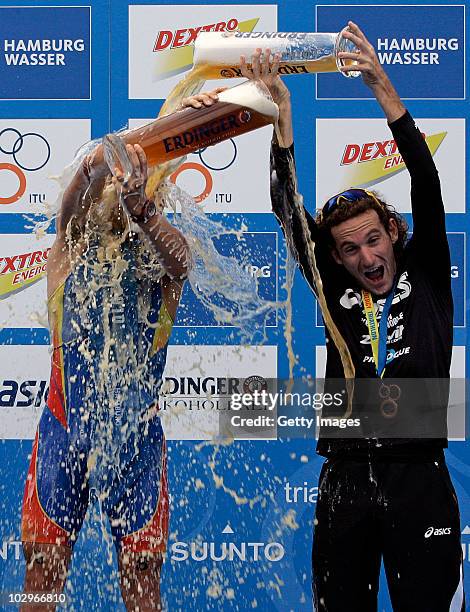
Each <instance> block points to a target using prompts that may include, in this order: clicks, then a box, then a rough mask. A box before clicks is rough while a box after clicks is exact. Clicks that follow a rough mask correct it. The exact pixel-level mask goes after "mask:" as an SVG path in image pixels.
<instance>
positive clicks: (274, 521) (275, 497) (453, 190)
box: [0, 0, 470, 612]
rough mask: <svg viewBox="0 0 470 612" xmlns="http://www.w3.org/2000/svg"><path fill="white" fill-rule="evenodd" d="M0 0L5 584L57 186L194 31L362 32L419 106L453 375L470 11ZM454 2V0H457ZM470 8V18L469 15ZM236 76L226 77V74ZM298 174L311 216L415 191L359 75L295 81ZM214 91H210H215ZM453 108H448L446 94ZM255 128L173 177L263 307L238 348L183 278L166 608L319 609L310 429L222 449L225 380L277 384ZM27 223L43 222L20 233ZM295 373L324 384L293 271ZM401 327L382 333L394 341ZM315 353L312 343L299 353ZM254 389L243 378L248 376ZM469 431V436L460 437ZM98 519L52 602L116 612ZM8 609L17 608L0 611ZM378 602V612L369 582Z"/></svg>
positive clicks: (306, 305) (18, 577)
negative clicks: (436, 183)
mask: <svg viewBox="0 0 470 612" xmlns="http://www.w3.org/2000/svg"><path fill="white" fill-rule="evenodd" d="M19 4H21V6H15V5H14V4H13V3H11V2H7V1H6V0H0V100H1V102H2V109H1V111H0V416H1V418H0V491H1V492H2V496H1V497H2V501H1V502H0V513H1V520H0V591H1V592H2V593H5V592H11V593H12V592H20V591H21V587H22V581H23V577H24V569H25V568H24V561H23V558H22V553H21V546H20V512H21V500H22V495H23V486H24V479H25V474H26V468H27V464H28V460H29V456H30V453H31V445H32V438H33V436H34V431H35V427H36V423H37V421H38V419H39V416H40V414H41V410H42V407H43V405H44V401H45V398H46V396H47V390H48V374H49V359H50V353H49V348H48V332H47V320H46V308H45V292H46V281H45V265H46V262H47V256H48V253H49V249H50V246H51V244H52V241H53V238H54V235H53V234H54V224H53V223H52V224H50V223H48V218H49V217H50V214H51V212H53V211H54V210H55V207H56V198H57V193H58V190H59V185H58V182H57V180H54V177H56V176H57V175H58V174H59V173H60V172H61V170H62V168H64V166H66V165H67V164H68V163H70V162H71V160H72V159H73V155H74V152H75V151H76V150H77V149H78V148H79V147H80V146H81V145H82V144H84V143H85V142H87V141H88V140H90V138H99V137H101V136H102V135H103V134H105V133H107V132H109V131H113V130H117V129H120V128H122V127H123V126H125V125H130V126H132V127H134V126H137V125H140V124H142V123H144V122H145V121H146V120H145V119H142V118H143V117H147V118H151V117H154V116H155V115H156V114H157V113H158V111H159V109H160V107H161V104H162V103H163V100H164V99H165V97H166V96H167V95H168V93H169V92H170V91H171V89H172V88H173V87H174V85H175V84H176V83H177V82H178V80H179V79H180V78H181V77H182V76H184V74H185V72H186V71H187V70H188V67H189V66H190V65H191V61H192V55H193V44H194V40H195V38H196V36H197V35H198V33H199V32H200V31H206V30H207V31H211V30H216V31H229V32H230V31H234V30H236V29H237V28H238V29H239V30H241V31H244V32H252V31H275V30H279V31H292V32H296V31H297V32H302V31H325V32H336V31H339V30H340V29H341V28H342V27H343V26H344V25H345V24H346V23H347V21H348V19H353V20H355V21H356V22H358V23H359V24H360V25H361V26H362V27H363V29H364V30H365V32H366V33H367V34H368V35H369V37H370V40H371V42H372V43H373V44H374V45H375V46H376V48H377V49H378V51H379V57H380V61H381V62H382V63H383V64H384V65H385V66H386V67H387V70H388V71H389V74H390V76H391V77H392V80H393V81H394V82H395V84H396V86H397V89H398V91H399V93H400V94H401V95H402V97H404V98H405V99H406V104H407V105H408V107H409V108H410V110H411V112H412V113H413V115H414V116H415V117H416V118H417V120H418V123H419V126H420V128H421V130H422V132H423V134H424V135H425V138H426V141H427V143H428V146H429V148H430V150H431V152H432V154H433V155H434V158H435V160H436V163H437V165H438V168H439V172H440V176H441V180H442V188H443V194H444V198H445V204H446V212H447V215H446V217H447V230H448V234H449V242H450V247H451V256H452V287H453V292H454V300H455V327H454V345H455V346H454V353H453V362H452V372H453V376H455V377H464V376H465V372H466V371H468V367H466V360H467V352H468V346H467V336H466V324H467V316H466V310H467V309H466V298H467V284H466V266H467V257H466V233H467V228H468V215H467V201H466V193H467V189H466V185H467V167H466V122H467V120H468V118H469V110H468V104H467V101H466V95H467V94H466V92H467V90H468V88H467V85H468V83H467V77H466V66H467V63H466V57H465V49H466V44H465V37H466V35H467V34H468V33H467V32H466V27H465V24H466V20H465V17H466V13H467V9H468V6H467V5H466V4H456V5H449V4H445V5H444V4H442V5H441V4H439V3H438V2H436V3H432V4H424V3H419V4H411V3H409V4H389V3H384V4H375V3H359V2H355V3H352V4H339V3H338V4H336V3H328V4H325V5H321V4H318V5H315V4H314V3H305V2H299V1H298V0H285V1H283V2H282V3H278V4H274V3H261V4H249V3H247V2H242V3H239V4H234V5H231V4H222V3H220V2H212V3H211V2H207V3H206V4H195V3H194V2H187V3H186V4H174V3H173V2H172V3H170V2H166V1H163V0H162V1H160V2H153V3H150V2H147V1H146V0H141V2H139V3H132V2H128V1H124V0H114V1H113V3H112V10H111V8H110V7H109V6H108V3H103V2H100V1H99V0H89V2H88V3H87V5H86V6H84V5H80V4H79V3H78V2H75V1H74V0H68V1H67V0H65V1H62V2H54V1H53V0H45V3H44V4H45V5H44V6H36V4H37V3H32V2H31V3H30V6H28V0H26V1H25V2H21V3H19ZM467 4H468V2H467ZM467 17H468V15H467ZM236 82H237V81H235V80H234V81H225V82H224V84H225V85H234V84H235V83H236ZM286 82H287V83H288V84H289V85H290V86H291V91H292V98H293V107H294V120H295V132H296V151H297V164H298V173H299V185H300V189H301V191H302V193H303V194H304V198H305V203H306V205H307V207H308V208H309V209H310V210H311V211H313V210H314V209H315V207H316V206H319V205H321V203H322V202H323V201H324V200H325V198H327V197H328V196H330V195H332V193H334V192H337V191H338V190H341V189H343V188H345V187H349V186H351V185H354V186H366V187H368V188H372V189H376V190H377V191H379V192H380V193H381V194H382V195H383V197H384V198H385V199H387V201H389V202H391V203H394V204H395V205H396V206H397V208H398V209H399V210H400V211H401V212H403V213H404V214H405V216H406V217H407V219H408V220H409V221H410V220H411V219H410V209H409V195H408V194H409V183H408V176H407V173H406V170H405V169H404V166H403V162H402V160H401V158H400V156H399V154H398V152H397V150H396V147H395V144H394V142H393V140H391V135H390V133H389V131H388V129H387V126H386V123H385V121H384V119H383V118H382V116H381V112H380V109H379V108H378V106H377V104H376V103H375V102H374V101H371V100H370V94H369V91H368V90H367V89H366V88H365V87H364V86H363V84H362V82H361V80H360V79H357V80H354V79H345V78H343V77H342V76H341V75H339V74H329V75H320V76H318V77H315V76H306V75H304V76H298V77H297V76H295V77H294V76H291V77H288V78H287V79H286ZM218 84H219V83H217V82H213V83H210V84H209V86H212V85H214V86H215V85H218ZM444 100H445V101H446V103H445V104H443V101H444ZM269 141H270V129H268V128H264V129H262V130H260V131H258V132H254V133H252V134H248V135H245V136H244V137H241V138H238V139H236V140H229V141H227V142H224V143H222V144H219V145H217V146H216V147H213V148H210V149H207V150H202V151H198V152H196V153H193V154H191V155H189V156H188V158H187V160H186V162H185V164H184V165H183V166H182V167H181V168H180V170H179V172H178V173H177V174H176V175H175V176H173V180H174V182H175V183H177V184H178V185H179V186H181V187H182V188H184V189H185V190H187V191H188V192H189V193H191V194H192V195H193V196H194V197H195V199H196V201H197V202H198V203H199V205H200V206H201V207H202V208H203V209H204V210H205V212H206V213H207V214H208V215H210V217H211V218H213V219H214V220H216V221H218V222H221V223H223V224H224V225H225V226H226V227H227V228H231V229H236V230H237V232H236V233H233V232H232V233H227V234H224V235H222V236H218V237H217V239H216V240H215V247H216V249H217V250H218V251H219V252H220V253H221V254H223V255H227V256H230V257H234V258H236V259H237V261H238V262H239V263H240V264H241V266H242V267H243V268H244V269H245V270H247V271H248V273H249V274H251V275H252V276H253V277H256V279H257V282H258V295H259V297H260V299H261V300H266V301H267V302H269V306H270V308H271V310H270V311H269V312H268V315H267V319H266V322H267V326H266V330H265V333H264V337H263V338H262V339H261V338H260V337H257V338H256V341H252V342H251V343H248V344H247V343H246V340H245V339H244V338H242V337H241V335H240V334H239V332H238V330H237V329H236V328H234V327H232V326H231V325H230V324H229V322H226V323H225V324H221V323H219V322H217V321H216V319H215V318H214V316H213V314H212V312H210V311H209V310H207V308H205V306H204V305H203V304H202V303H200V302H199V300H198V298H197V297H196V295H195V294H194V292H193V291H192V290H191V288H190V287H189V286H187V287H186V288H185V290H184V295H183V300H182V304H181V307H180V310H179V313H178V318H177V321H176V325H175V328H174V332H173V335H172V338H171V346H170V348H169V352H168V362H167V368H166V370H165V384H164V386H163V390H164V395H163V397H162V400H161V405H162V414H163V422H164V425H165V429H166V432H167V437H168V449H169V450H168V453H169V478H170V492H171V521H170V539H169V548H168V556H167V559H166V562H165V564H164V569H163V584H162V592H163V597H164V600H165V603H166V606H167V608H168V609H169V610H205V609H208V610H221V609H223V610H251V609H258V610H271V609H276V610H279V611H285V612H287V611H290V610H296V611H304V610H305V611H309V610H312V595H311V579H312V576H311V564H310V551H311V544H312V527H313V515H314V511H315V504H316V499H317V479H318V475H319V472H320V469H321V465H322V462H323V460H322V458H320V457H318V456H317V455H316V454H315V448H314V446H315V445H314V441H313V440H312V439H300V438H298V439H293V440H289V439H282V440H265V441H262V440H253V439H251V440H250V439H246V440H242V441H234V442H233V443H232V444H222V445H216V444H215V443H214V441H213V439H214V435H216V434H217V431H218V416H219V413H220V412H221V411H222V410H223V406H224V398H225V399H226V396H227V386H226V385H225V379H226V378H229V379H231V378H233V379H237V381H238V382H239V383H240V381H241V382H242V383H243V384H252V383H253V381H255V383H256V381H259V380H260V378H258V377H261V378H275V377H276V376H279V377H286V376H287V374H288V358H287V349H286V342H285V338H284V320H285V314H284V311H283V310H282V309H277V308H276V303H281V302H282V301H284V300H285V299H286V291H285V287H284V283H285V265H284V264H285V256H286V251H285V245H284V239H283V236H282V233H281V232H280V230H279V228H278V226H277V223H276V221H275V219H274V218H273V216H272V214H271V213H270V203H269V172H268V159H269ZM37 222H40V223H41V225H40V230H39V231H38V232H36V233H33V232H32V228H33V226H34V225H35V224H37ZM292 304H293V326H294V333H293V342H294V353H295V355H296V357H297V365H296V368H295V373H296V374H297V375H300V374H302V373H308V374H312V375H313V376H315V375H318V376H321V375H322V372H323V368H324V358H325V357H324V355H325V353H324V336H323V328H322V324H321V318H320V317H319V316H318V313H317V309H316V305H315V301H314V299H313V297H312V295H311V293H310V292H309V290H308V289H307V286H306V284H305V283H304V282H303V281H302V279H301V277H300V276H299V274H298V273H297V274H296V276H295V281H294V287H293V293H292ZM398 330H399V326H397V333H398ZM312 347H315V350H312ZM247 379H248V380H247ZM465 429H466V423H465V415H462V416H461V418H460V420H459V421H458V428H457V429H456V431H455V433H454V435H453V436H452V437H453V441H452V442H451V443H450V445H449V449H448V451H447V459H448V463H449V467H450V471H451V474H452V478H453V481H454V485H455V488H456V491H457V495H458V497H459V500H460V505H461V511H462V525H461V530H462V548H463V552H464V559H465V572H466V591H467V593H468V592H470V578H469V576H470V566H469V560H470V504H469V503H468V502H469V499H468V497H469V495H470V451H469V449H468V446H467V444H466V442H465ZM467 429H468V428H467ZM106 532H109V526H108V525H107V522H106V520H104V522H103V521H102V520H101V517H100V508H99V505H98V504H97V503H94V502H92V503H91V504H90V510H89V513H88V516H87V519H86V525H85V527H84V528H83V530H82V533H81V536H80V538H79V541H78V542H77V545H76V554H75V555H74V560H73V563H72V567H71V572H70V577H69V579H68V582H67V587H66V594H67V597H68V598H69V602H68V604H67V605H65V606H64V607H63V608H62V609H77V610H82V609H90V610H124V606H123V603H122V600H121V598H120V594H119V588H118V582H117V575H116V555H115V552H114V550H113V547H112V545H110V543H109V542H110V540H109V537H108V536H107V535H106ZM2 609H11V607H10V608H9V607H5V608H2ZM379 609H380V610H385V611H389V610H391V606H390V603H389V598H388V593H387V588H386V585H385V581H384V580H383V578H382V580H381V587H380V606H379Z"/></svg>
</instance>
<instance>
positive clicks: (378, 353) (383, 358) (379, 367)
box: [362, 285, 395, 378]
mask: <svg viewBox="0 0 470 612" xmlns="http://www.w3.org/2000/svg"><path fill="white" fill-rule="evenodd" d="M394 293H395V285H394V286H393V287H392V290H391V291H390V293H389V294H388V296H387V299H386V300H385V304H384V307H383V311H382V316H381V318H380V326H379V324H378V323H377V317H376V316H375V305H374V300H373V299H372V294H371V293H370V292H369V291H364V290H362V303H363V304H364V312H365V315H366V321H367V327H368V328H369V336H370V343H371V346H372V356H373V358H374V363H375V368H376V371H377V374H378V376H379V377H380V378H382V376H383V374H384V370H385V366H386V365H387V319H388V313H389V312H390V307H391V305H392V301H393V296H394Z"/></svg>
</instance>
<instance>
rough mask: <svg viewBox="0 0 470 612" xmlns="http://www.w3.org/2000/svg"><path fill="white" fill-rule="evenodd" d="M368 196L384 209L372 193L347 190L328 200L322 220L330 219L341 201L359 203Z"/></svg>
mask: <svg viewBox="0 0 470 612" xmlns="http://www.w3.org/2000/svg"><path fill="white" fill-rule="evenodd" d="M368 196H369V197H371V198H373V199H374V201H375V202H376V204H378V205H379V206H380V207H381V208H383V206H382V205H381V204H380V202H379V201H378V200H377V198H376V197H375V195H374V194H373V193H372V192H371V191H366V190H365V189H347V190H346V191H342V192H341V193H338V194H336V195H335V196H333V197H332V198H330V199H329V200H328V202H327V203H326V204H325V205H324V206H323V208H322V210H321V215H322V218H323V219H325V218H326V217H328V215H330V214H331V213H332V212H333V210H334V209H335V207H336V206H337V205H338V204H339V203H340V202H341V200H346V202H357V201H358V200H362V199H363V198H366V197H368Z"/></svg>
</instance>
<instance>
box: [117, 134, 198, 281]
mask: <svg viewBox="0 0 470 612" xmlns="http://www.w3.org/2000/svg"><path fill="white" fill-rule="evenodd" d="M126 151H127V154H128V156H129V159H130V161H131V164H132V167H133V172H132V175H131V177H130V179H129V180H128V181H127V182H125V183H124V177H123V174H122V172H121V171H120V169H118V168H116V169H115V172H114V174H115V177H114V178H113V182H114V184H115V185H116V188H117V191H118V193H119V195H120V203H121V205H122V206H123V207H124V208H125V209H126V210H127V212H128V213H129V214H130V216H131V218H132V220H133V221H134V222H135V223H137V224H138V225H139V227H140V228H141V229H142V230H143V232H144V233H145V235H146V236H147V238H148V240H149V241H150V243H151V245H152V247H153V249H154V253H155V256H156V257H157V259H158V261H159V262H160V263H161V264H162V266H163V267H164V268H165V271H166V273H167V275H168V276H169V278H170V279H172V280H180V279H184V278H186V276H187V273H188V269H189V265H190V260H191V256H190V252H189V246H188V243H187V242H186V239H185V237H184V236H183V234H182V233H181V232H180V231H179V230H178V229H176V227H174V226H173V225H171V223H170V222H169V221H168V220H167V219H166V218H165V217H164V216H163V214H162V211H161V208H160V206H159V205H157V204H156V203H155V202H154V201H153V200H148V199H146V197H145V185H146V183H147V177H148V171H147V158H146V156H145V152H144V150H143V149H142V147H141V146H140V145H138V144H135V145H126Z"/></svg>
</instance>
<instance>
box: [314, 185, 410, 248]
mask: <svg viewBox="0 0 470 612" xmlns="http://www.w3.org/2000/svg"><path fill="white" fill-rule="evenodd" d="M370 194H371V195H365V196H364V197H363V198H360V199H359V200H355V201H353V202H350V201H349V200H346V199H344V198H342V199H340V201H339V202H338V203H337V204H336V205H335V207H334V209H333V210H332V211H331V213H330V214H328V215H327V216H325V214H324V213H322V212H319V213H318V214H317V217H316V224H317V227H318V230H319V233H320V240H321V241H322V242H323V244H326V245H327V246H328V247H329V248H334V246H335V243H334V239H333V236H332V235H331V228H332V227H335V226H336V225H339V224H340V223H343V221H347V220H348V219H352V218H353V217H357V216H358V215H360V214H361V213H363V212H366V211H367V210H375V212H376V213H377V215H378V216H379V219H380V222H381V223H382V225H383V226H384V228H385V230H386V232H387V233H389V229H388V228H389V222H390V219H394V220H395V222H396V224H397V227H398V239H397V241H396V242H395V244H394V245H393V251H394V253H395V257H396V258H397V259H398V258H399V257H400V256H401V254H402V253H403V249H404V248H405V244H406V241H407V235H408V224H407V222H406V220H405V219H404V218H403V217H402V215H400V214H399V213H398V212H397V211H396V210H395V208H394V207H393V206H391V205H390V204H387V203H386V202H384V201H383V200H382V199H381V198H379V197H378V195H377V194H376V192H375V191H374V192H372V191H371V192H370Z"/></svg>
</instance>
